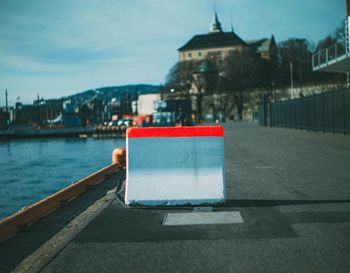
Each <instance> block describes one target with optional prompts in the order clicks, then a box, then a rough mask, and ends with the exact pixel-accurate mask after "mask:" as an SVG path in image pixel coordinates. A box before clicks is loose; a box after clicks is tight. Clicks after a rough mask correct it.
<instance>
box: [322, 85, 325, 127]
mask: <svg viewBox="0 0 350 273" xmlns="http://www.w3.org/2000/svg"><path fill="white" fill-rule="evenodd" d="M322 131H323V133H325V124H324V91H323V92H322Z"/></svg>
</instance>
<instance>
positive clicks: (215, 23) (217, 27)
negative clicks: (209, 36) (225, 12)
mask: <svg viewBox="0 0 350 273" xmlns="http://www.w3.org/2000/svg"><path fill="white" fill-rule="evenodd" d="M213 32H222V28H221V23H220V21H219V18H218V15H217V13H216V10H215V12H214V18H213V23H212V24H211V26H210V30H209V33H213Z"/></svg>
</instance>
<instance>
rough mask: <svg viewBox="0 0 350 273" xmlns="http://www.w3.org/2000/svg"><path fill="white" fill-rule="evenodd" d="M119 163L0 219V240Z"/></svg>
mask: <svg viewBox="0 0 350 273" xmlns="http://www.w3.org/2000/svg"><path fill="white" fill-rule="evenodd" d="M121 168H122V167H121V165H120V164H119V163H114V164H112V165H109V166H107V167H105V168H103V169H101V170H99V171H97V172H95V173H93V174H91V175H89V176H87V177H85V178H83V179H81V180H79V181H77V182H75V183H73V184H72V185H70V186H68V187H66V188H64V189H62V190H60V191H58V192H56V193H54V194H52V195H50V196H48V197H46V198H44V199H42V200H40V201H38V202H36V203H34V204H33V205H30V206H29V207H26V208H24V209H23V210H20V211H18V212H17V213H15V214H13V215H11V216H9V217H7V218H5V219H3V220H1V221H0V242H3V241H5V240H7V239H9V238H10V237H12V236H14V235H15V234H16V233H18V232H19V231H20V230H22V229H26V228H28V227H29V226H31V225H32V224H33V223H34V222H35V221H37V220H39V219H40V218H42V217H44V216H45V215H47V214H49V213H51V212H53V211H55V210H57V209H58V208H59V207H61V206H62V205H63V204H65V203H68V202H70V201H71V200H72V199H74V198H76V197H77V196H78V195H80V194H82V193H83V192H85V191H87V190H88V189H90V188H92V187H94V186H95V185H97V184H98V183H100V182H102V181H103V180H104V178H105V177H106V176H108V175H111V174H114V173H116V172H118V171H119V170H120V169H121Z"/></svg>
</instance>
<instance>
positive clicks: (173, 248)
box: [0, 123, 350, 273]
mask: <svg viewBox="0 0 350 273" xmlns="http://www.w3.org/2000/svg"><path fill="white" fill-rule="evenodd" d="M225 174H226V187H227V202H226V203H225V205H223V206H220V207H214V208H213V211H214V213H215V212H221V211H238V212H239V213H240V214H241V216H242V218H243V220H244V222H243V223H239V224H221V225H218V224H213V225H186V226H163V225H162V222H163V220H164V217H165V216H166V214H167V213H174V212H187V213H193V212H192V211H191V209H190V208H184V209H175V210H174V209H131V208H124V207H122V206H121V205H120V203H119V202H117V200H116V199H114V200H112V201H111V202H109V204H108V206H107V207H106V208H104V209H103V210H102V211H101V212H100V213H99V214H98V215H97V216H96V217H95V218H94V219H93V220H92V221H91V222H90V223H89V224H87V225H86V227H85V228H83V229H82V230H81V231H80V232H79V233H78V234H77V235H76V236H75V237H74V238H73V239H72V240H70V241H69V242H68V244H67V245H65V247H64V248H63V249H61V250H60V251H57V253H55V254H54V255H53V256H51V258H50V259H47V260H46V262H45V264H44V266H43V267H42V269H41V271H40V272H45V273H48V272H308V273H310V272H317V273H320V272H344V273H345V272H349V271H350V183H349V182H350V139H349V136H343V135H331V134H323V133H314V132H305V131H300V130H291V129H281V128H264V127H259V126H258V125H257V124H254V123H226V124H225ZM76 201H78V200H76ZM76 201H73V202H76ZM63 209H64V208H63ZM54 214H55V213H54ZM54 214H53V215H49V216H48V217H47V219H46V220H45V218H44V219H43V220H42V221H49V220H48V219H50V217H51V218H54ZM40 225H41V228H43V226H42V224H41V223H40V221H39V222H38V223H36V224H34V225H33V230H35V228H36V226H40ZM33 230H30V231H28V234H27V236H29V234H30V233H32V235H33ZM19 235H21V236H24V237H23V238H22V240H23V241H22V243H23V244H24V245H25V244H26V240H25V233H22V234H19ZM33 236H34V237H33ZM33 236H32V237H31V240H32V241H35V238H38V237H39V236H38V235H36V236H37V237H35V234H34V235H33ZM16 237H17V236H16ZM16 237H14V238H13V239H10V240H9V241H8V242H9V243H8V244H11V240H12V243H13V242H15V241H16V240H17V243H20V241H18V239H16ZM5 244H6V242H5ZM20 245H21V244H19V245H17V248H16V247H13V246H12V247H13V248H16V249H17V251H18V249H19V248H20V247H21V246H20ZM8 247H9V249H11V248H10V245H8ZM0 250H1V251H3V250H4V249H3V248H2V249H0ZM39 250H40V248H39ZM1 256H2V257H3V253H2V254H1ZM8 259H11V257H10V256H8ZM0 261H2V262H3V261H4V259H1V257H0ZM29 261H30V260H29ZM27 262H28V260H27ZM7 263H8V261H7ZM12 268H13V267H12ZM8 269H10V267H8ZM0 271H1V269H0ZM2 272H6V270H3V271H2ZM28 272H29V271H28Z"/></svg>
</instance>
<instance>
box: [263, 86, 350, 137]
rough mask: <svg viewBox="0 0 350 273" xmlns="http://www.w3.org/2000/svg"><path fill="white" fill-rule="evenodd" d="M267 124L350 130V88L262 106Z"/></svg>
mask: <svg viewBox="0 0 350 273" xmlns="http://www.w3.org/2000/svg"><path fill="white" fill-rule="evenodd" d="M259 123H260V125H264V126H271V127H285V128H295V129H304V130H310V131H322V132H333V133H343V134H349V133H350V91H349V90H342V91H336V92H327V93H322V94H316V95H312V96H308V97H304V98H299V99H293V100H286V101H281V102H274V103H268V104H263V105H260V106H259Z"/></svg>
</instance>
